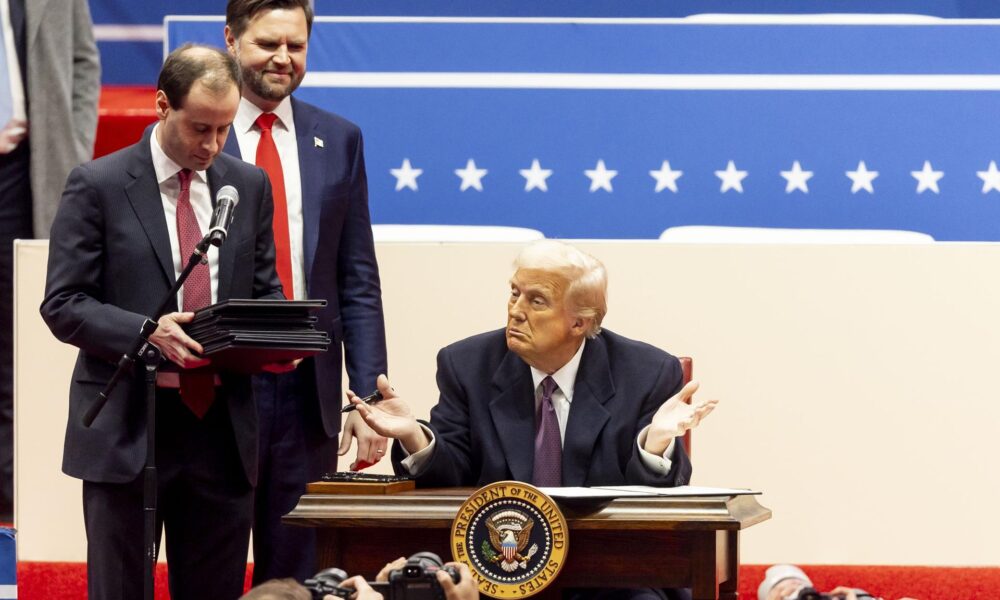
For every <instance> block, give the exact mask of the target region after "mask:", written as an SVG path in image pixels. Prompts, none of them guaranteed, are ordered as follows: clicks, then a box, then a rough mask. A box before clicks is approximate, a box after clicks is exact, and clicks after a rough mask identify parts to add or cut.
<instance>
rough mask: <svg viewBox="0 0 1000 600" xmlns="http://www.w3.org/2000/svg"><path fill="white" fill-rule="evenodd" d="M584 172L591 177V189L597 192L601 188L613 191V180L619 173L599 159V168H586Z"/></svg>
mask: <svg viewBox="0 0 1000 600" xmlns="http://www.w3.org/2000/svg"><path fill="white" fill-rule="evenodd" d="M584 174H585V175H586V176H587V177H589V178H590V191H591V192H596V191H597V190H599V189H602V190H605V191H607V192H612V191H614V190H612V189H611V180H612V179H614V178H615V176H616V175H618V171H612V170H610V169H608V168H607V167H605V166H604V161H603V160H599V161H597V168H594V169H586V170H585V171H584Z"/></svg>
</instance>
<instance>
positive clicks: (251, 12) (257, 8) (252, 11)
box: [226, 0, 313, 37]
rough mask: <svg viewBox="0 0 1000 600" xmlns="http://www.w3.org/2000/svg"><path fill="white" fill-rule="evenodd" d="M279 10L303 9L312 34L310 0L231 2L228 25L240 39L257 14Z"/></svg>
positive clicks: (227, 10) (227, 12) (228, 6)
mask: <svg viewBox="0 0 1000 600" xmlns="http://www.w3.org/2000/svg"><path fill="white" fill-rule="evenodd" d="M279 8H288V9H296V8H301V9H302V12H304V13H305V14H306V30H307V31H308V33H309V34H310V35H311V34H312V26H313V9H312V4H311V3H310V2H309V0H229V3H228V4H227V5H226V25H228V26H229V31H231V32H232V34H233V37H240V36H241V35H243V32H244V31H246V30H247V25H248V24H249V23H250V21H251V20H253V18H254V17H256V16H257V13H260V12H263V11H266V10H276V9H279Z"/></svg>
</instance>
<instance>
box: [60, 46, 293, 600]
mask: <svg viewBox="0 0 1000 600" xmlns="http://www.w3.org/2000/svg"><path fill="white" fill-rule="evenodd" d="M239 78H240V76H239V69H238V67H237V65H236V63H235V61H233V60H232V59H231V58H230V57H229V56H228V55H227V54H226V53H224V52H221V51H219V50H216V49H214V48H208V47H197V46H195V47H192V46H185V47H182V48H179V49H178V50H175V51H174V52H172V53H171V54H170V56H168V57H167V59H166V61H165V62H164V65H163V68H162V70H161V72H160V78H159V82H158V86H157V87H158V89H157V92H156V111H157V115H158V117H159V122H158V123H157V124H156V125H155V126H154V127H151V128H150V129H148V130H147V131H146V133H145V135H144V136H143V138H142V140H140V141H139V142H138V143H137V144H135V145H133V146H130V147H128V148H125V149H123V150H121V151H119V152H116V153H114V154H111V155H109V156H106V157H103V158H100V159H98V160H95V161H92V162H90V163H86V164H84V165H81V166H79V167H77V168H76V169H74V170H73V172H72V173H71V174H70V176H69V180H68V182H67V185H66V189H65V191H64V192H63V197H62V202H61V204H60V207H59V211H58V213H57V215H56V218H55V222H54V223H53V226H52V232H51V242H50V245H49V264H48V279H47V282H46V290H45V299H44V301H43V302H42V306H41V313H42V317H43V318H44V319H45V322H46V323H47V324H48V326H49V328H50V329H51V330H52V332H53V333H54V334H55V336H56V337H57V338H59V339H60V340H62V341H64V342H67V343H69V344H73V345H74V346H77V347H79V348H80V354H79V358H78V359H77V363H76V368H75V369H74V372H73V381H72V383H71V386H70V410H69V422H68V425H67V428H66V442H65V448H64V452H63V471H64V472H65V473H66V474H68V475H70V476H72V477H77V478H79V479H82V480H83V504H84V522H85V525H86V530H87V545H88V548H87V553H88V554H87V576H88V577H87V578H88V597H89V598H90V599H91V600H98V599H117V600H135V599H136V598H141V597H142V596H143V591H142V582H143V573H144V569H145V567H146V565H147V564H148V563H147V561H146V560H144V556H143V501H142V498H143V485H142V484H143V478H142V477H141V475H140V471H141V470H142V468H143V464H144V462H145V459H146V439H147V438H146V436H147V431H146V414H145V412H146V409H145V407H146V403H145V401H144V397H145V395H144V386H143V374H142V368H141V367H137V368H135V369H133V371H132V372H131V373H129V374H128V375H126V377H125V378H124V379H123V380H122V381H121V382H120V383H119V385H118V387H117V388H116V389H115V391H114V393H112V394H111V396H110V398H109V400H108V403H107V404H106V405H105V406H104V409H103V410H102V411H101V413H100V414H99V415H98V416H97V418H96V420H94V422H93V424H92V425H91V426H90V427H85V426H84V425H83V424H82V423H81V417H82V416H83V414H84V413H85V412H86V411H87V410H88V409H89V408H90V407H91V406H92V405H93V403H94V401H95V399H96V396H97V394H98V392H100V391H101V390H102V389H103V388H104V385H105V384H106V383H107V382H108V380H109V379H110V378H111V376H112V374H113V373H114V372H115V367H116V365H115V363H116V362H117V360H118V359H119V358H120V357H121V356H122V355H123V354H124V353H125V352H126V351H127V350H128V349H129V347H130V346H131V344H132V341H133V340H134V339H135V337H136V335H137V334H138V332H139V329H140V326H141V325H142V323H143V322H144V320H145V319H146V318H147V316H151V315H152V314H153V313H154V312H155V311H156V310H157V307H158V306H159V304H160V303H161V302H162V301H163V299H164V297H165V296H166V295H167V293H168V291H169V290H170V288H171V286H172V284H173V282H174V281H176V279H177V278H178V277H179V274H180V272H181V270H182V268H183V266H184V265H185V264H186V263H187V260H188V257H190V255H191V253H192V251H193V249H194V246H195V244H197V242H198V240H200V239H201V237H202V235H203V234H204V233H205V232H206V231H207V228H208V225H209V222H210V219H211V214H212V206H213V199H215V198H216V195H217V194H218V193H219V190H220V189H221V188H223V187H224V186H227V185H231V186H233V187H234V188H235V189H236V190H237V191H238V193H239V196H240V202H239V206H238V208H237V210H236V212H235V217H234V219H233V221H232V224H231V226H230V227H229V230H228V236H227V238H226V241H225V243H224V244H223V245H222V246H221V248H220V249H218V250H216V249H214V248H213V249H211V250H209V252H208V264H207V265H198V266H197V267H196V268H195V269H194V271H193V272H192V273H191V276H190V277H189V278H188V279H187V280H186V281H185V283H184V286H183V288H182V289H181V291H180V292H179V294H178V297H177V302H176V305H175V307H174V310H175V311H176V312H170V313H168V314H166V315H164V316H163V317H161V318H160V319H159V327H158V328H157V330H156V331H155V332H154V333H153V334H152V335H151V336H150V341H151V342H152V343H153V344H154V345H156V346H157V347H158V348H159V349H160V350H161V351H162V352H163V355H164V357H165V359H166V360H165V362H164V366H163V367H162V370H161V372H160V374H159V376H158V378H157V393H156V424H157V431H156V434H157V435H156V442H157V444H156V461H155V462H156V466H157V469H158V487H157V504H158V506H157V521H158V523H157V524H158V525H162V527H163V528H164V529H165V530H166V540H167V560H168V562H169V565H170V571H169V572H170V592H171V595H172V597H174V598H184V599H200V598H205V599H209V598H211V599H216V600H231V599H235V598H237V597H239V596H240V594H241V593H242V591H243V580H244V573H245V568H246V556H247V546H248V544H249V536H250V522H251V515H252V504H253V486H254V485H255V483H256V479H257V434H258V423H257V414H256V411H255V408H254V404H253V398H252V394H251V386H250V378H249V377H248V376H245V375H235V374H231V373H221V372H220V373H216V372H214V371H213V370H212V369H211V368H210V365H209V364H208V361H207V360H205V359H202V358H199V357H198V356H197V354H199V353H200V352H201V351H202V347H201V346H200V345H199V344H198V343H196V342H195V341H194V340H193V339H191V338H190V337H189V336H188V335H187V334H186V333H185V332H184V331H183V330H182V328H181V326H182V324H184V323H187V322H190V321H191V319H192V318H193V316H194V314H193V311H195V310H198V309H200V308H202V307H204V306H207V305H209V304H212V303H215V302H217V301H220V300H226V299H229V298H278V299H280V298H281V286H280V283H279V280H278V277H277V274H276V272H275V269H274V242H273V239H272V234H271V215H272V200H271V189H270V185H269V184H268V180H267V177H266V175H265V174H264V172H263V171H262V170H260V169H258V168H256V167H253V166H251V165H248V164H246V163H243V162H242V161H239V160H236V159H234V158H232V157H229V156H225V155H220V151H221V149H222V145H223V144H224V143H225V139H226V136H227V135H228V133H229V128H230V125H231V123H232V121H233V117H234V116H235V114H236V108H237V105H238V103H239ZM168 367H173V369H172V371H171V370H170V369H168Z"/></svg>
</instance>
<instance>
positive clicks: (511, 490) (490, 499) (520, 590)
mask: <svg viewBox="0 0 1000 600" xmlns="http://www.w3.org/2000/svg"><path fill="white" fill-rule="evenodd" d="M511 498H514V499H519V500H523V501H525V502H526V503H528V504H530V505H532V506H534V507H535V509H536V510H538V512H539V513H541V514H542V516H543V517H544V518H545V520H546V523H547V524H548V526H549V530H550V531H551V535H552V553H551V554H550V556H549V562H548V564H547V565H545V566H544V567H543V568H542V569H541V570H540V571H539V572H538V573H537V574H536V575H535V576H534V577H532V578H531V579H529V580H527V581H524V582H521V583H513V584H504V583H498V582H496V581H494V580H493V579H491V578H490V577H489V576H488V575H487V574H484V573H481V572H480V571H479V570H478V569H477V568H476V565H475V563H474V561H473V560H472V559H471V558H470V557H469V555H468V554H467V553H466V549H465V548H466V537H467V535H468V533H469V524H470V523H471V522H472V519H473V518H474V517H475V516H476V514H477V513H480V512H482V511H483V510H484V509H485V508H487V507H489V506H490V505H491V504H492V503H494V502H496V501H498V500H505V499H511ZM450 545H451V556H452V559H453V560H455V561H456V562H460V563H464V564H465V565H466V566H468V567H469V570H470V571H472V576H473V578H475V580H476V582H477V583H478V585H479V593H481V594H485V595H487V596H492V597H494V598H527V597H529V596H534V595H535V594H537V593H539V592H541V591H542V590H544V589H545V588H547V587H548V586H549V585H550V584H551V583H552V582H553V581H555V579H556V577H558V576H559V572H560V571H562V568H563V565H564V564H565V563H566V553H567V551H568V550H569V527H568V525H567V524H566V517H564V516H563V514H562V511H561V510H559V506H558V505H557V504H556V503H555V501H554V500H552V498H549V497H548V496H547V495H545V494H543V493H542V492H541V491H539V489H538V488H536V487H534V486H532V485H529V484H527V483H522V482H520V481H498V482H497V483H491V484H490V485H487V486H484V487H481V488H479V489H478V490H476V491H474V492H472V493H471V494H469V498H468V499H467V500H466V501H465V502H463V503H462V506H460V507H459V509H458V514H456V515H455V520H454V521H453V522H452V524H451V538H450Z"/></svg>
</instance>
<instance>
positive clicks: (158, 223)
mask: <svg viewBox="0 0 1000 600" xmlns="http://www.w3.org/2000/svg"><path fill="white" fill-rule="evenodd" d="M152 131H153V127H149V128H148V129H146V133H145V134H144V135H143V136H142V140H141V141H140V142H139V143H138V144H137V145H135V146H133V147H132V150H131V152H132V156H131V158H130V162H129V165H128V167H127V170H128V172H129V175H131V176H132V177H133V180H132V181H131V182H130V183H129V184H128V185H126V186H125V195H126V196H127V197H128V199H129V202H130V203H131V204H132V210H134V211H135V215H136V217H137V218H138V219H139V223H140V224H141V225H142V229H143V231H144V232H145V233H146V237H147V238H148V239H149V243H150V245H151V246H152V247H153V251H154V252H155V253H156V258H157V259H158V261H159V263H160V268H161V269H162V271H163V276H164V277H165V278H166V280H167V283H168V284H169V285H173V283H174V260H173V256H171V249H170V234H169V233H168V231H167V219H166V217H164V216H163V200H162V199H161V198H160V185H159V184H158V183H157V181H156V171H154V170H153V155H152V152H151V151H150V149H149V143H150V142H149V136H150V135H152Z"/></svg>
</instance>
